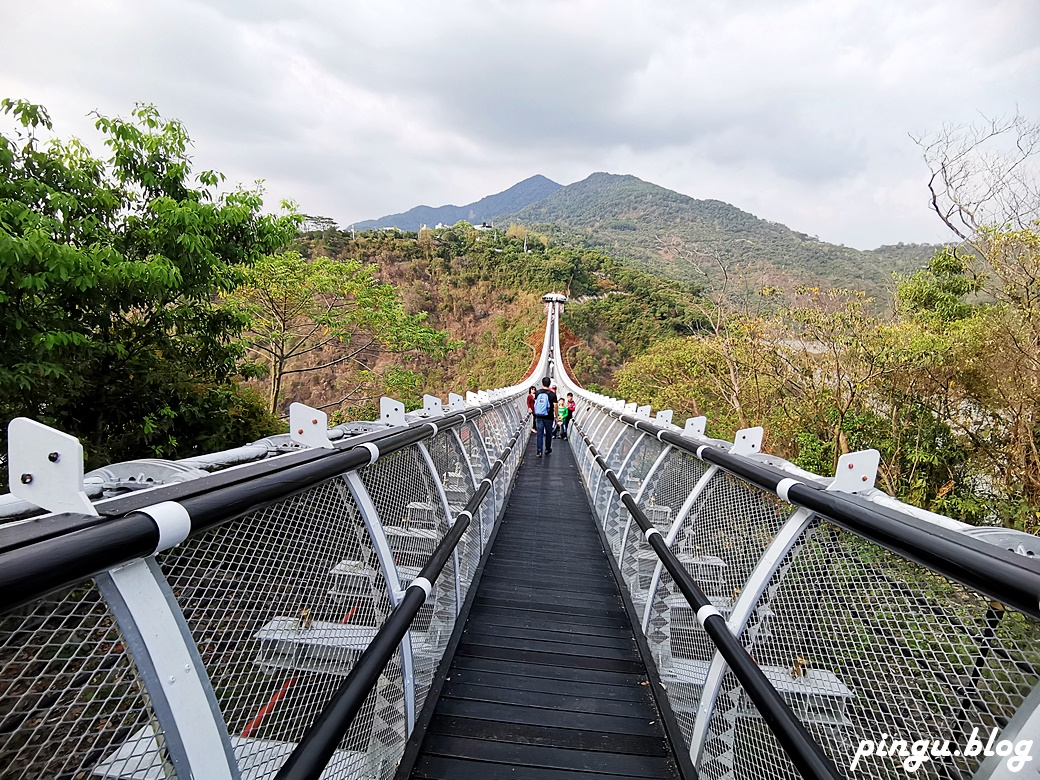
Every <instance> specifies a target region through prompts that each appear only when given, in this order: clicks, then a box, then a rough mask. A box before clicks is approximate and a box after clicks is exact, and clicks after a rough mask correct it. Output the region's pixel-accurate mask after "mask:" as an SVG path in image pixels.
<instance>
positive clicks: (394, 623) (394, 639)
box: [274, 419, 530, 780]
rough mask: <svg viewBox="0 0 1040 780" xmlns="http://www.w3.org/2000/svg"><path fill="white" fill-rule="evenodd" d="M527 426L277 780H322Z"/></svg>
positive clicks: (280, 772)
mask: <svg viewBox="0 0 1040 780" xmlns="http://www.w3.org/2000/svg"><path fill="white" fill-rule="evenodd" d="M529 424H530V423H529V422H528V421H527V419H525V420H524V422H523V424H522V425H521V426H520V427H519V428H518V429H517V431H516V433H514V434H513V438H512V439H510V441H509V444H507V445H506V447H505V449H504V450H502V454H501V455H499V457H498V459H497V460H496V461H495V462H494V464H493V465H492V467H491V469H490V470H489V471H488V474H487V476H486V477H484V479H483V480H481V482H480V485H478V486H477V489H476V491H475V492H474V493H473V496H472V497H471V498H470V499H469V501H467V502H466V506H465V507H464V508H463V510H462V511H461V512H459V514H458V515H457V516H456V517H455V522H454V524H453V525H452V526H451V528H450V529H449V531H448V533H446V534H445V535H444V538H443V539H441V541H440V543H439V544H438V545H437V547H436V549H434V551H433V553H432V554H431V555H430V558H429V560H427V562H426V565H425V566H423V568H422V571H420V572H419V574H418V576H416V578H415V579H414V580H412V583H411V584H410V585H409V586H408V588H407V589H406V590H405V592H404V597H403V598H402V599H401V602H400V603H399V604H398V605H397V606H396V607H395V608H394V611H393V612H391V613H390V616H389V617H388V618H387V619H386V621H384V623H383V625H382V626H381V627H380V628H379V631H377V632H376V635H375V637H374V638H373V639H372V642H371V643H370V644H369V646H368V647H367V648H366V649H365V651H364V652H363V653H362V654H361V657H360V658H359V659H358V661H357V663H356V664H355V665H354V668H353V669H351V670H350V674H348V675H347V678H346V679H345V680H344V681H343V684H342V685H341V686H340V687H339V689H338V690H337V691H336V692H335V693H334V694H333V695H332V698H331V699H330V700H329V703H328V704H327V705H325V709H323V710H322V711H321V713H319V715H318V717H317V719H316V720H315V721H314V723H313V724H311V727H310V728H309V729H307V733H306V734H304V735H303V739H301V740H300V742H299V744H298V745H297V746H296V748H295V749H294V750H293V752H292V753H291V754H290V755H289V758H288V759H286V761H285V763H284V764H283V765H282V768H281V769H279V770H278V774H277V775H275V778H274V780H318V778H320V777H321V773H322V772H324V771H325V767H326V766H327V765H328V763H329V761H330V760H332V756H333V754H334V753H335V752H336V748H337V747H338V746H339V743H340V741H341V740H342V739H343V737H344V735H345V734H346V733H347V731H348V730H349V729H350V727H351V725H352V724H353V723H354V718H356V717H357V714H358V713H359V712H360V711H361V707H362V705H363V704H364V702H365V698H366V697H367V696H368V694H369V693H370V692H371V691H372V688H373V686H374V685H375V684H376V682H377V681H378V680H379V675H381V674H382V673H383V670H384V669H385V668H386V666H387V664H388V663H390V659H391V658H392V657H393V655H394V653H396V652H397V648H398V645H400V644H401V640H402V639H403V638H404V635H405V634H406V633H407V632H408V629H409V628H410V627H411V625H412V621H414V620H415V616H416V615H417V614H419V610H420V609H421V608H422V606H423V604H425V603H426V599H427V598H428V597H429V594H430V590H431V589H432V587H433V584H434V583H435V582H436V581H437V577H439V576H440V574H441V571H442V570H443V569H444V566H445V564H446V563H447V562H448V559H449V558H451V555H452V552H453V551H454V550H455V548H456V547H457V546H458V544H459V542H460V541H461V540H462V535H463V534H464V533H465V532H466V529H467V528H468V527H469V525H470V522H471V521H472V519H473V515H474V513H475V512H476V511H477V510H478V509H479V508H480V505H481V503H482V502H483V501H484V498H485V497H486V496H487V494H488V491H489V490H490V489H491V486H492V484H494V481H495V478H496V477H497V476H498V474H499V472H500V471H501V470H502V467H503V465H505V459H506V458H507V457H509V453H510V452H512V450H513V447H514V445H515V444H516V442H517V440H518V439H519V438H520V435H521V434H522V433H523V432H524V430H525V429H526V428H527V426H528V425H529Z"/></svg>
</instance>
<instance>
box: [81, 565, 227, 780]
mask: <svg viewBox="0 0 1040 780" xmlns="http://www.w3.org/2000/svg"><path fill="white" fill-rule="evenodd" d="M95 581H96V582H97V586H98V590H99V591H100V592H101V595H102V596H103V597H104V599H105V601H106V602H107V603H108V608H109V610H110V611H111V612H112V615H113V617H114V618H115V619H116V622H117V623H118V625H119V630H120V632H121V633H122V635H123V639H124V641H125V642H126V646H127V649H128V650H129V651H130V655H131V656H132V657H133V659H134V664H135V665H136V666H137V670H138V672H139V673H140V675H141V680H142V682H143V684H144V687H145V690H146V691H147V692H148V698H149V699H150V700H151V705H152V709H153V710H154V712H155V716H156V718H157V719H158V721H159V725H160V726H161V727H162V732H163V733H162V737H163V743H164V745H165V747H166V750H167V752H168V753H169V756H170V760H171V761H172V762H173V767H174V770H175V771H176V772H177V776H178V777H207V778H210V777H211V778H214V780H240V778H241V774H240V773H239V770H238V761H237V759H236V758H235V754H234V752H233V751H232V749H231V740H230V738H229V737H228V733H227V727H226V726H225V725H224V716H223V715H222V714H221V712H220V706H219V705H218V704H217V698H216V695H215V694H214V693H213V686H212V685H211V684H210V679H209V675H207V674H206V668H205V666H203V663H202V658H201V657H200V656H199V652H198V648H197V647H196V646H195V640H194V639H193V638H192V636H191V631H190V630H189V629H188V624H187V622H186V621H185V620H184V614H183V613H182V612H181V609H180V606H179V605H178V604H177V599H176V597H175V596H174V595H173V591H172V590H171V588H170V585H169V583H168V582H167V581H166V577H165V576H163V573H162V570H161V569H160V568H159V564H158V563H156V561H155V558H154V557H151V558H147V559H143V560H136V561H133V562H131V563H128V564H126V565H125V566H120V567H119V568H116V569H112V570H110V571H107V572H103V573H102V574H98V575H97V576H96V578H95ZM157 736H158V735H153V734H150V735H149V739H150V740H151V741H153V742H155V743H157V742H158V740H157ZM144 752H145V753H152V752H153V751H151V750H146V751H144Z"/></svg>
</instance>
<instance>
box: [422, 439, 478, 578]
mask: <svg viewBox="0 0 1040 780" xmlns="http://www.w3.org/2000/svg"><path fill="white" fill-rule="evenodd" d="M426 450H427V452H428V453H429V455H430V460H432V461H433V465H434V470H435V471H436V472H437V477H436V478H437V479H438V480H439V481H440V483H441V486H442V488H443V490H444V496H445V498H446V499H447V501H448V506H449V508H450V509H451V516H452V519H454V518H455V517H457V516H458V514H459V513H460V512H461V511H462V510H463V509H464V508H465V506H466V503H467V502H468V501H469V500H470V498H472V497H473V493H474V492H475V488H474V486H473V480H472V478H471V476H470V472H469V467H468V465H467V463H466V454H465V453H464V452H463V450H462V447H461V445H460V444H459V441H458V439H456V438H455V436H454V435H452V434H451V433H450V432H444V433H440V434H438V435H437V436H434V437H433V438H432V439H430V440H429V441H428V442H427V443H426ZM457 549H458V554H459V567H460V572H459V574H460V580H459V581H460V585H461V587H462V594H463V596H465V594H466V592H467V591H468V590H469V585H470V583H471V582H472V581H473V575H474V574H475V572H476V569H477V565H478V564H479V563H480V553H481V551H482V549H483V545H482V544H481V540H480V521H479V518H474V520H473V521H472V522H471V523H470V526H469V528H467V529H466V532H465V533H464V534H463V536H462V539H461V540H460V541H459V545H458V548H457Z"/></svg>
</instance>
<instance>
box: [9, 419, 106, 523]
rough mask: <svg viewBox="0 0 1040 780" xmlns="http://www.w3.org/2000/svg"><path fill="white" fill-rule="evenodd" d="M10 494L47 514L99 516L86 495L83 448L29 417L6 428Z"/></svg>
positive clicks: (13, 422)
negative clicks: (66, 513) (84, 490)
mask: <svg viewBox="0 0 1040 780" xmlns="http://www.w3.org/2000/svg"><path fill="white" fill-rule="evenodd" d="M7 464H8V471H9V473H10V475H11V493H12V494H13V495H14V496H15V497H16V498H20V499H22V500H23V501H28V502H29V503H30V504H34V505H36V506H38V507H42V508H43V509H46V510H47V511H48V512H78V513H80V514H85V515H94V516H96V515H97V513H98V512H97V510H96V509H94V505H93V504H92V503H90V499H89V498H87V494H86V493H84V492H83V445H82V444H80V443H79V439H77V438H76V437H75V436H70V435H69V434H67V433H62V432H61V431H56V430H54V429H53V428H48V427H47V426H46V425H44V424H42V423H38V422H36V421H35V420H30V419H29V418H28V417H16V418H15V419H13V420H11V424H10V425H8V426H7Z"/></svg>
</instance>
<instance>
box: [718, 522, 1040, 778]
mask: <svg viewBox="0 0 1040 780" xmlns="http://www.w3.org/2000/svg"><path fill="white" fill-rule="evenodd" d="M767 593H768V594H771V596H769V597H768V605H767V606H768V609H769V612H768V614H767V615H766V617H762V616H761V613H762V608H760V609H759V615H760V617H759V622H760V623H761V622H765V621H766V620H767V619H768V622H769V625H768V627H766V628H763V627H761V626H759V627H758V630H757V632H753V631H752V629H751V627H749V630H748V634H747V639H746V643H747V644H748V645H749V649H750V650H751V651H752V653H753V655H754V657H755V659H756V660H757V661H758V663H759V664H760V665H761V667H762V669H763V670H764V671H765V672H766V673H767V676H769V677H770V679H771V681H773V682H774V685H775V686H776V687H777V688H778V689H779V690H780V691H781V694H782V695H783V696H784V697H785V699H787V700H788V702H789V703H790V704H791V706H792V707H793V708H794V709H795V711H796V712H797V713H798V714H799V716H800V718H801V719H802V722H803V723H804V724H805V725H806V727H807V728H809V730H810V733H812V734H813V736H814V737H815V738H816V739H817V740H818V741H819V742H820V744H821V745H822V746H823V747H824V749H825V750H826V751H827V752H828V754H829V755H830V756H831V757H832V758H833V759H834V761H835V763H836V764H837V765H838V766H839V767H849V766H850V764H851V760H852V756H853V753H854V751H855V749H856V747H857V746H858V745H859V743H860V740H872V741H875V742H876V741H879V740H880V739H881V738H882V736H883V735H885V734H888V735H890V736H891V737H892V738H900V739H906V740H908V741H909V742H913V741H915V740H917V739H942V740H946V739H949V740H951V742H952V744H953V745H955V746H958V745H959V746H963V745H965V744H966V743H967V739H968V737H969V735H970V734H971V733H972V730H973V729H975V728H978V729H979V731H980V732H981V733H982V734H984V735H986V736H988V735H989V734H990V732H991V731H992V730H993V729H994V728H1002V727H1003V726H1004V725H1005V724H1006V723H1007V721H1008V720H1009V719H1010V718H1011V716H1012V715H1013V714H1014V712H1015V711H1016V709H1017V708H1018V707H1019V706H1020V705H1021V703H1022V701H1023V699H1024V697H1025V696H1026V695H1027V694H1028V692H1029V691H1030V689H1031V688H1032V687H1033V686H1034V685H1036V683H1037V676H1038V674H1040V642H1038V640H1040V626H1038V624H1037V623H1036V622H1035V621H1031V620H1028V619H1027V618H1025V617H1023V616H1022V615H1020V614H1018V613H1013V612H1010V611H1005V610H1004V609H1003V608H1002V607H1000V605H995V604H991V603H989V602H988V601H987V600H986V599H985V598H983V597H981V596H979V595H978V594H976V593H974V592H972V591H970V590H967V589H965V588H963V587H961V586H959V585H957V584H955V583H952V582H950V581H948V580H946V579H944V578H942V577H938V576H936V575H934V574H932V573H930V572H928V571H927V570H925V569H923V568H922V567H919V566H916V565H914V564H911V563H909V562H907V561H905V560H903V559H902V558H899V557H897V556H895V555H893V554H890V553H888V552H886V551H883V550H880V549H879V548H877V547H876V546H874V545H871V544H869V543H867V542H864V541H863V540H861V539H859V538H858V537H855V536H853V535H852V534H849V533H847V532H844V531H842V530H840V529H837V528H835V527H834V526H832V525H830V524H827V523H824V524H820V525H817V526H816V527H815V529H814V532H813V533H811V534H809V535H807V536H806V537H805V540H804V541H803V543H802V545H801V546H800V547H796V548H795V550H794V551H792V554H791V555H789V556H788V559H787V560H786V561H785V564H784V565H783V566H782V567H781V569H780V570H779V571H778V573H777V575H776V576H775V577H774V580H773V582H772V583H771V584H770V588H769V590H768V591H767ZM710 735H711V738H710V740H709V742H708V743H707V749H706V753H705V756H704V758H703V760H702V762H701V764H702V766H701V772H702V776H704V777H723V776H728V775H726V774H725V773H724V771H723V770H724V769H725V768H726V767H727V766H728V765H731V764H732V765H733V766H734V767H735V769H736V770H737V771H736V774H737V776H739V777H791V778H795V777H797V776H798V775H797V773H796V772H795V771H794V769H793V767H792V766H791V764H790V762H789V761H788V760H787V759H786V757H785V756H784V755H783V751H782V750H781V749H780V748H779V746H778V745H777V744H776V743H775V740H774V738H773V737H772V734H771V733H768V731H767V730H766V729H765V728H764V724H762V722H761V721H760V720H759V719H758V718H757V717H756V716H755V715H754V714H753V713H752V711H751V707H750V705H749V704H748V700H747V698H746V696H745V695H744V694H743V692H742V690H741V689H740V687H739V686H738V685H736V684H735V683H734V682H733V681H732V680H730V679H728V680H727V683H726V690H725V693H724V694H723V695H722V696H721V697H720V706H719V708H718V709H717V710H716V713H715V716H714V717H713V719H712V721H711V726H710ZM731 745H732V747H731ZM977 767H978V758H977V757H964V756H951V757H946V758H936V759H934V761H933V762H932V763H931V764H926V765H924V766H922V768H921V772H922V773H923V774H922V776H925V777H961V776H970V775H971V774H972V773H973V772H974V771H975V770H976V769H977ZM860 771H862V772H865V773H869V774H870V776H872V777H885V778H897V777H900V778H901V777H904V776H905V774H906V771H905V770H904V769H903V767H902V766H901V764H900V763H898V762H896V761H894V760H893V759H885V758H877V757H868V758H865V759H863V760H862V761H861V763H860Z"/></svg>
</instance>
